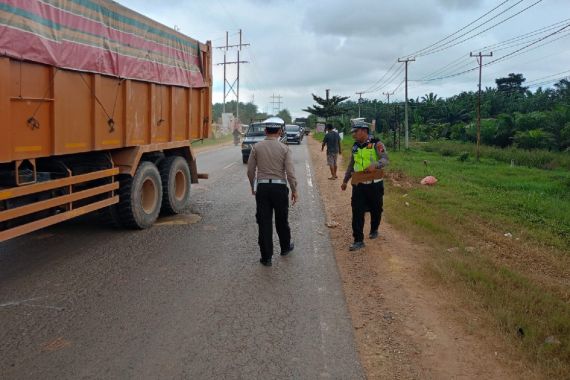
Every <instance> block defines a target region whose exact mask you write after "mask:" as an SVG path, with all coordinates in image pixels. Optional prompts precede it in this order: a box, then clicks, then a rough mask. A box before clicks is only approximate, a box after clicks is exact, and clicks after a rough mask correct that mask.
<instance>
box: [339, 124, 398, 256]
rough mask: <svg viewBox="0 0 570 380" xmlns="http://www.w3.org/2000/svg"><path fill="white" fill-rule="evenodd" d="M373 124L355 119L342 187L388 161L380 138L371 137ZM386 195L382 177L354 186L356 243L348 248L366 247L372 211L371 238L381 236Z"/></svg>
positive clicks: (353, 221)
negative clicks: (358, 174)
mask: <svg viewBox="0 0 570 380" xmlns="http://www.w3.org/2000/svg"><path fill="white" fill-rule="evenodd" d="M369 134H370V127H369V125H368V124H366V123H365V122H364V121H362V120H358V121H356V122H353V126H352V136H353V137H354V140H355V142H354V145H353V146H352V155H351V157H350V163H349V164H348V168H347V170H346V173H345V175H344V180H343V181H342V185H341V189H342V190H343V191H344V190H346V186H347V184H348V181H349V180H350V178H351V177H352V175H353V173H355V172H366V173H370V172H371V171H374V170H378V169H381V168H383V167H384V166H386V165H387V164H388V154H387V153H386V148H385V147H384V144H382V142H380V140H378V139H375V138H372V137H371V136H370V135H369ZM383 197H384V181H383V179H382V178H377V179H372V180H369V181H364V182H360V183H357V184H353V185H352V198H351V203H350V205H351V206H352V236H353V237H354V243H352V245H351V246H350V248H349V250H351V251H356V250H359V249H361V248H363V247H364V232H363V230H364V213H365V212H366V211H370V234H369V235H368V237H369V238H370V239H376V238H377V237H378V227H379V226H380V219H381V218H382V207H383Z"/></svg>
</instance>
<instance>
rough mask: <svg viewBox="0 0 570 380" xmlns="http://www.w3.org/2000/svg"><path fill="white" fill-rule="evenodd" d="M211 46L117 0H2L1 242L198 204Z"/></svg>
mask: <svg viewBox="0 0 570 380" xmlns="http://www.w3.org/2000/svg"><path fill="white" fill-rule="evenodd" d="M211 57H212V46H211V42H210V41H208V42H206V43H201V42H199V41H197V40H195V39H192V38H190V37H187V36H185V35H183V34H181V33H179V32H178V31H176V30H174V29H172V28H169V27H166V26H164V25H162V24H160V23H158V22H156V21H153V20H151V19H149V18H147V17H145V16H143V15H141V14H139V13H137V12H135V11H132V10H130V9H128V8H126V7H123V6H121V5H120V4H118V3H116V2H114V1H110V0H65V1H62V0H41V1H40V0H0V242H2V241H5V240H8V239H11V238H14V237H16V236H20V235H23V234H26V233H29V232H33V231H37V230H39V229H41V228H44V227H46V226H49V225H53V224H55V223H59V222H62V221H65V220H69V219H71V218H74V217H77V216H79V215H84V214H86V213H90V212H94V211H96V210H98V212H99V213H101V215H102V216H103V217H104V218H106V219H107V220H108V221H109V222H112V223H114V224H118V225H121V226H123V227H127V228H138V229H143V228H147V227H150V226H152V224H153V223H154V222H155V220H156V219H157V217H158V216H159V214H161V213H162V214H173V213H180V212H182V211H183V210H184V209H186V208H187V207H188V206H189V202H190V186H191V183H197V182H198V179H199V178H206V177H207V176H206V175H204V174H199V173H198V169H197V165H196V155H195V154H194V152H193V151H192V148H191V144H192V142H193V141H197V140H200V139H203V138H207V137H208V135H209V131H210V121H211V115H212V110H211V103H212V101H211V96H212V69H211V67H212V62H211Z"/></svg>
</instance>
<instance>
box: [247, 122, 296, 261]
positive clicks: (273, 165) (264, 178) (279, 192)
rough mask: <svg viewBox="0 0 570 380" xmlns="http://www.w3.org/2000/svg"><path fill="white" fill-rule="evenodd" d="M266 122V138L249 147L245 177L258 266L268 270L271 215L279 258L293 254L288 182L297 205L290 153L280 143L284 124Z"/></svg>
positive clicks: (271, 250)
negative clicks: (255, 231) (255, 230)
mask: <svg viewBox="0 0 570 380" xmlns="http://www.w3.org/2000/svg"><path fill="white" fill-rule="evenodd" d="M266 122H268V124H267V127H266V128H265V135H266V138H265V140H263V141H260V142H258V143H257V144H255V145H254V146H253V147H252V150H251V154H250V155H249V160H248V162H247V176H248V178H249V183H250V185H251V192H252V194H253V195H255V202H256V205H257V212H256V219H257V224H258V226H259V239H258V243H259V249H260V250H261V259H260V260H259V262H260V263H261V264H263V265H265V266H271V258H272V256H273V212H274V211H275V228H276V230H277V235H278V236H279V245H280V246H281V255H282V256H285V255H287V254H289V253H290V252H291V251H292V250H293V243H292V242H291V229H290V228H289V221H288V214H289V199H288V194H289V189H288V188H287V182H289V186H290V187H291V201H292V202H293V204H295V202H297V180H296V179H295V171H294V168H293V160H292V157H291V149H290V148H289V146H287V145H285V144H283V143H282V142H280V141H279V137H280V136H281V133H282V128H283V127H284V126H285V123H284V122H283V120H281V119H279V118H270V119H268V120H266ZM256 185H257V188H256Z"/></svg>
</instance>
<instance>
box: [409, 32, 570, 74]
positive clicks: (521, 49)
mask: <svg viewBox="0 0 570 380" xmlns="http://www.w3.org/2000/svg"><path fill="white" fill-rule="evenodd" d="M569 27H570V24H567V25H565V26H563V27H562V28H560V29H558V30H556V31H555V32H552V33H550V34H548V35H546V36H544V37H541V38H538V39H536V40H534V41H533V42H531V43H529V44H527V45H525V46H523V47H522V48H519V49H516V50H514V51H512V52H510V53H507V54H505V55H503V56H501V57H499V58H497V59H494V60H491V61H489V62H487V63H485V64H484V65H483V66H489V65H492V64H494V63H497V62H501V61H504V60H505V59H507V58H510V57H513V56H515V54H516V55H520V54H523V53H526V52H528V51H532V50H535V49H537V48H539V47H542V46H544V45H548V44H550V43H553V42H555V41H557V40H559V39H561V38H564V37H567V36H568V35H570V33H566V34H564V35H563V36H561V37H559V38H556V39H554V40H552V41H548V42H546V43H544V44H540V45H539V46H536V47H534V48H533V49H530V50H528V51H525V50H526V49H528V48H529V47H531V46H534V45H536V44H537V43H539V42H541V41H544V40H545V39H547V38H549V37H552V36H554V35H556V34H558V33H561V32H562V31H564V30H565V29H567V28H569ZM519 53H520V54H519ZM478 68H479V66H477V67H473V68H471V69H468V70H464V71H460V72H457V73H453V74H449V75H445V76H440V77H437V78H431V79H426V80H419V81H417V80H416V82H432V81H436V80H442V79H447V78H454V77H457V76H460V75H463V74H467V73H469V72H472V71H475V70H477V69H478Z"/></svg>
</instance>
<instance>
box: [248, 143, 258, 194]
mask: <svg viewBox="0 0 570 380" xmlns="http://www.w3.org/2000/svg"><path fill="white" fill-rule="evenodd" d="M256 156H257V155H256V153H255V148H254V147H253V146H252V147H251V152H250V153H249V159H248V160H247V178H248V179H249V184H250V186H251V191H253V184H254V181H255V169H256V167H257V157H256Z"/></svg>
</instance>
